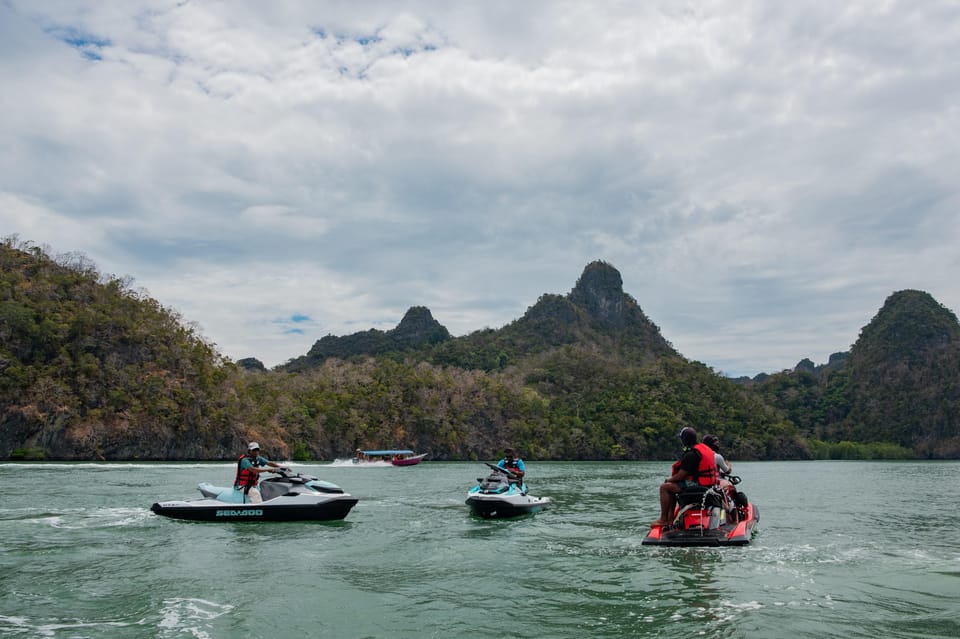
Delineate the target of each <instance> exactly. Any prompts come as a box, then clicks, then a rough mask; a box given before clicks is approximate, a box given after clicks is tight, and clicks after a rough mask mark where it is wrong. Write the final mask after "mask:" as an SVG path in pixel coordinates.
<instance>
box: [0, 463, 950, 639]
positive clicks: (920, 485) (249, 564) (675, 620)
mask: <svg viewBox="0 0 960 639" xmlns="http://www.w3.org/2000/svg"><path fill="white" fill-rule="evenodd" d="M294 466H295V468H296V469H297V470H299V471H301V472H304V473H308V474H312V475H316V476H318V477H320V478H322V479H325V480H328V481H332V482H334V483H336V484H339V485H340V486H341V487H343V488H344V489H345V490H346V491H347V492H349V493H351V494H353V495H354V496H357V497H359V498H360V502H359V503H358V504H357V506H356V507H354V509H353V510H352V511H351V512H350V514H349V515H348V516H347V518H346V519H345V520H344V521H341V522H330V523H323V522H292V523H266V522H217V523H200V522H185V521H178V520H172V519H167V518H163V517H159V516H157V515H154V514H153V513H152V512H150V510H149V507H150V505H151V504H152V503H153V502H155V501H160V500H167V499H182V498H186V497H194V496H198V495H199V493H198V492H197V490H196V486H197V484H198V483H199V482H201V481H209V482H211V483H214V484H218V485H225V484H226V483H229V482H230V481H231V480H232V478H233V475H234V468H233V464H230V463H202V464H201V463H197V464H193V463H176V464H135V463H116V464H110V463H102V464H101V463H78V464H61V463H46V464H26V463H24V464H19V463H5V464H0V486H3V493H2V494H0V584H2V588H0V637H55V638H71V639H74V638H82V637H90V638H105V637H107V638H110V637H118V638H121V637H131V638H133V637H137V638H142V637H161V638H175V637H176V638H179V637H184V638H187V637H189V638H220V637H272V638H277V637H285V638H292V637H336V638H348V637H356V638H374V637H376V638H380V637H383V638H387V637H398V638H405V637H410V638H417V639H422V638H424V637H438V638H467V637H470V638H473V637H476V638H478V639H481V638H482V639H490V638H491V637H496V636H514V635H519V636H524V637H531V638H533V637H556V638H568V637H569V638H571V639H573V638H575V639H582V638H584V637H677V638H681V637H682V638H684V639H686V638H689V637H718V638H719V637H723V638H730V637H758V638H760V637H764V638H768V637H777V638H781V637H786V638H789V637H811V638H814V637H816V638H818V639H819V638H823V637H884V638H885V639H888V638H895V637H951V638H956V637H960V532H958V530H960V518H958V516H957V505H958V501H960V498H958V489H960V462H750V463H737V462H736V460H734V472H735V474H737V475H739V476H740V477H742V479H743V482H742V483H741V484H740V486H739V487H740V489H741V490H742V491H743V492H745V493H747V495H748V496H749V497H750V498H751V500H753V501H754V503H755V504H757V506H758V508H759V511H760V525H759V527H758V532H757V534H756V536H755V537H754V539H753V541H752V543H751V544H750V545H747V546H743V547H737V548H661V547H654V546H642V545H641V543H640V542H641V540H642V538H643V536H644V535H645V534H646V532H647V530H648V525H649V523H650V522H651V521H653V520H654V519H656V518H657V516H658V513H659V507H658V503H657V488H658V486H659V484H660V482H661V481H663V479H664V477H666V475H667V473H668V471H669V464H668V463H667V462H659V463H648V462H644V463H626V462H624V463H620V462H615V463H614V462H608V463H543V462H537V461H535V460H527V471H528V472H527V477H528V483H529V485H530V489H531V493H532V494H535V495H541V496H548V497H551V498H552V499H553V504H552V507H551V508H550V509H549V510H547V511H545V512H542V513H539V514H536V515H532V516H526V517H522V518H519V519H513V520H499V521H498V520H490V521H487V520H482V519H479V518H476V517H472V516H471V515H470V514H469V511H468V509H467V506H466V505H465V504H464V499H465V498H466V492H467V489H468V488H469V487H470V485H472V484H473V483H476V480H477V478H478V477H482V476H484V475H485V474H486V473H487V468H486V466H484V465H483V464H481V463H438V462H431V461H429V460H428V461H425V462H423V463H422V464H420V465H418V466H413V467H406V468H399V467H388V466H384V467H376V466H364V465H359V466H358V465H353V464H350V465H345V464H340V465H335V464H333V463H332V462H331V463H329V464H324V463H314V464H294Z"/></svg>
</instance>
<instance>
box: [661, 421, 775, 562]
mask: <svg viewBox="0 0 960 639" xmlns="http://www.w3.org/2000/svg"><path fill="white" fill-rule="evenodd" d="M680 440H681V443H682V444H683V448H684V453H683V456H682V457H681V458H680V460H679V461H678V462H675V463H674V464H673V466H672V468H671V471H672V475H671V476H670V477H669V478H668V479H667V480H666V481H665V482H664V483H663V484H662V485H661V486H660V518H659V519H658V520H657V521H655V522H653V524H652V526H651V529H650V532H649V533H648V534H647V536H646V537H645V538H644V540H643V542H642V543H644V544H656V545H665V546H724V545H742V544H747V543H749V542H750V538H751V537H752V536H753V532H754V529H755V527H756V524H757V522H758V521H759V519H760V514H759V511H758V510H757V508H756V507H755V506H754V505H753V504H751V503H750V502H749V500H748V499H747V496H746V495H745V494H743V493H741V492H736V491H735V490H733V486H736V485H737V484H739V483H740V478H739V477H734V476H731V475H727V474H724V475H723V479H725V480H727V482H729V488H725V486H724V485H723V484H721V481H720V480H721V475H720V473H718V472H717V465H716V460H715V453H714V451H713V450H712V449H711V448H710V447H708V446H706V445H704V444H702V443H701V444H698V443H697V433H696V431H695V430H693V429H692V428H684V429H683V430H681V431H680ZM727 482H724V483H727Z"/></svg>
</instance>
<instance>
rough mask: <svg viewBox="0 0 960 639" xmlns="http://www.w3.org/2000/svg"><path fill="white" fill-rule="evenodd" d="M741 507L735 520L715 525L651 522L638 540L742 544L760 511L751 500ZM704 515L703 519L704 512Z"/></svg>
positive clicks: (668, 543) (648, 542)
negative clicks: (689, 525) (645, 534)
mask: <svg viewBox="0 0 960 639" xmlns="http://www.w3.org/2000/svg"><path fill="white" fill-rule="evenodd" d="M741 511H742V512H741V518H740V519H739V520H738V521H729V520H727V521H726V522H725V523H721V524H720V525H718V526H715V527H709V526H707V527H699V526H693V527H680V526H679V525H673V526H653V527H652V528H651V529H650V532H649V533H648V534H647V536H646V537H644V539H643V541H642V542H641V543H642V544H643V545H652V546H745V545H746V544H749V543H750V539H751V538H752V537H753V533H754V529H755V528H756V526H757V523H758V522H759V520H760V511H759V509H758V508H757V507H756V506H755V505H753V504H747V505H746V506H745V507H744V508H742V509H741ZM694 514H696V513H694ZM704 515H705V516H704V520H705V521H706V520H707V519H708V516H707V515H706V512H704Z"/></svg>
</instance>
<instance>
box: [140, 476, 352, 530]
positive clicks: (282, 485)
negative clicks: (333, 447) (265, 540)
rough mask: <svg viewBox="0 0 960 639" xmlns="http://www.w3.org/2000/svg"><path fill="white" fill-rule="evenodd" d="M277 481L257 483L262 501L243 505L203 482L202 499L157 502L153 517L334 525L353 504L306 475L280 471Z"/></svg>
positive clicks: (238, 497)
mask: <svg viewBox="0 0 960 639" xmlns="http://www.w3.org/2000/svg"><path fill="white" fill-rule="evenodd" d="M279 472H280V476H279V477H272V478H270V479H267V480H265V481H262V482H260V493H261V495H262V497H263V501H262V502H260V503H259V504H253V503H250V502H249V501H247V497H246V495H245V494H244V492H243V491H242V490H239V489H237V488H235V487H233V486H228V487H218V486H214V485H212V484H209V483H206V482H203V483H201V484H200V485H198V486H197V490H199V491H200V494H201V495H203V497H200V498H197V499H186V500H182V501H160V502H157V503H155V504H153V506H151V507H150V510H152V511H153V512H154V513H156V514H158V515H162V516H164V517H172V518H174V519H187V520H190V521H336V520H338V519H343V518H344V517H346V516H347V513H349V512H350V509H351V508H353V507H354V506H355V505H356V504H357V501H359V500H358V499H357V498H356V497H352V496H351V495H349V494H348V493H345V492H343V489H341V488H340V487H339V486H337V485H336V484H331V483H330V482H326V481H323V480H320V479H318V478H316V477H312V476H310V475H303V474H301V473H296V474H294V473H292V472H290V471H289V470H288V469H281V470H280V471H279Z"/></svg>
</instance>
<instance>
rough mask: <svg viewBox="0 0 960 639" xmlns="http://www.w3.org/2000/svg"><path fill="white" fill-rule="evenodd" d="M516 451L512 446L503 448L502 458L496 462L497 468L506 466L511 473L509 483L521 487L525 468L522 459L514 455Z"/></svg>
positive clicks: (525, 471)
mask: <svg viewBox="0 0 960 639" xmlns="http://www.w3.org/2000/svg"><path fill="white" fill-rule="evenodd" d="M516 455H517V452H516V451H515V450H513V449H512V448H504V449H503V459H501V460H500V461H498V462H497V467H498V468H506V469H507V470H509V471H510V472H511V473H513V475H511V476H510V483H511V484H517V486H519V487H521V488H522V487H523V476H524V475H525V474H527V469H526V467H525V466H524V465H523V460H522V459H520V458H519V457H517V456H516Z"/></svg>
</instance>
